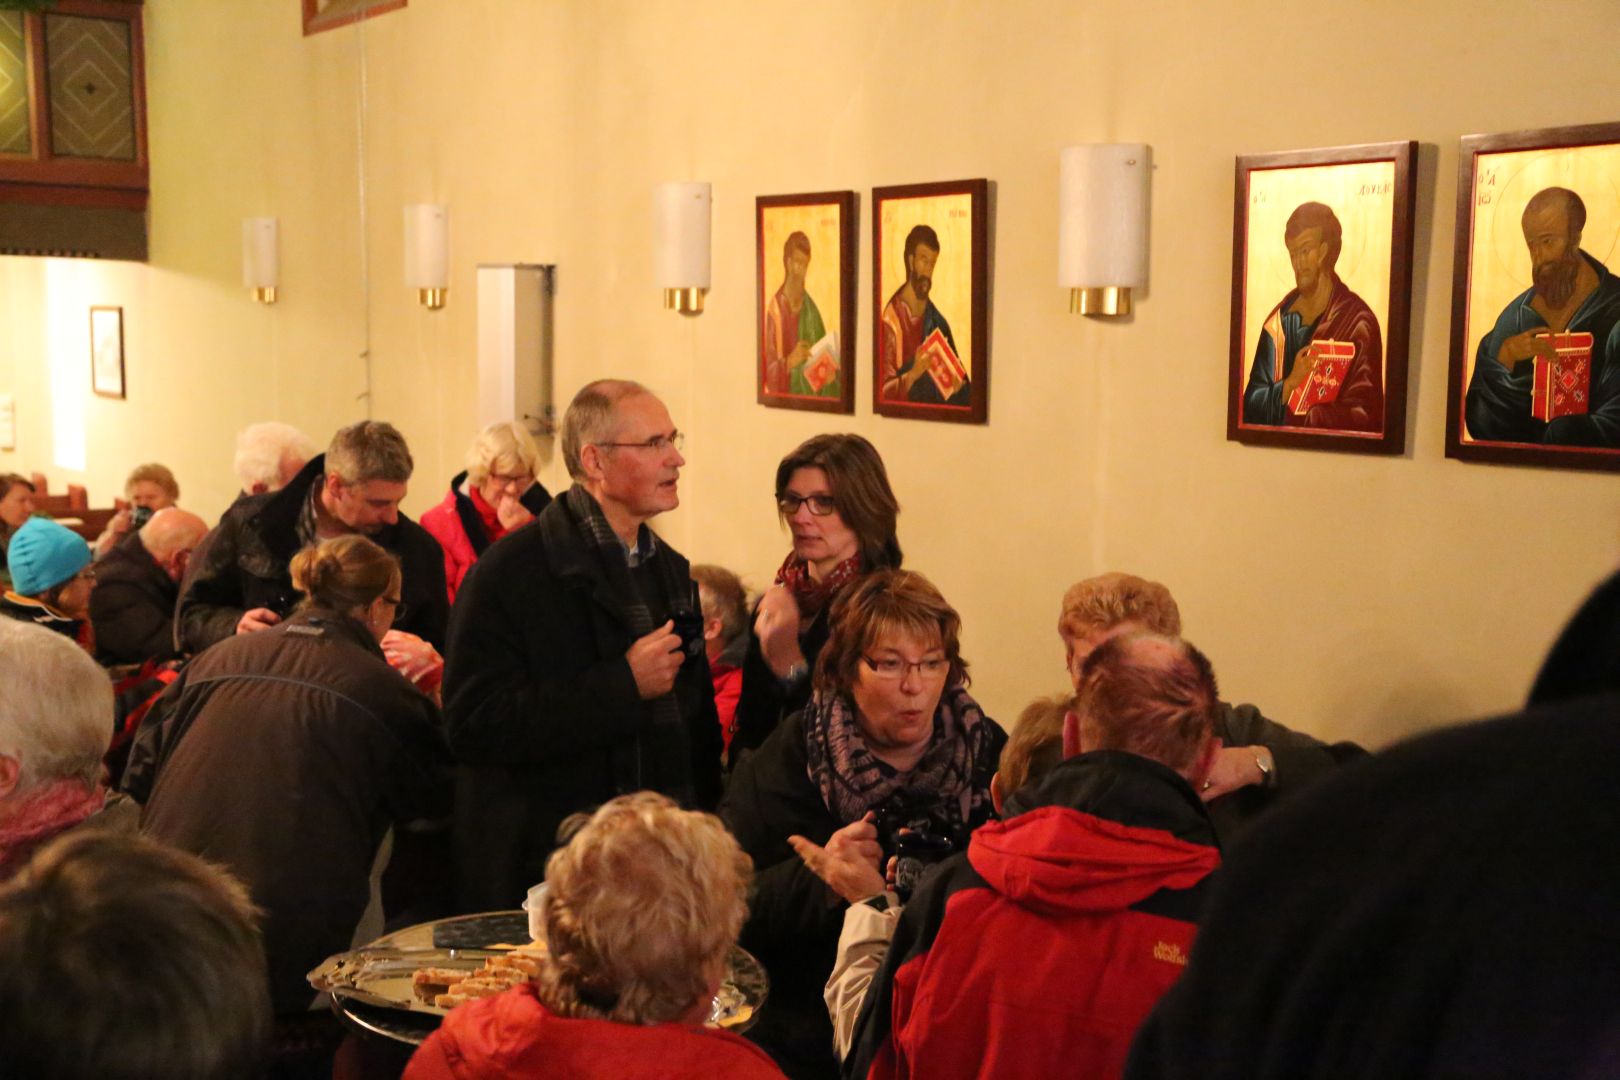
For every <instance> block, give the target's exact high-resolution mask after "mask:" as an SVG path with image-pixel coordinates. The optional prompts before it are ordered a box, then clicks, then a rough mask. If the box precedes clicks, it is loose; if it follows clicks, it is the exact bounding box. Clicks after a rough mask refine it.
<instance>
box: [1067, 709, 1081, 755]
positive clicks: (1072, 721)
mask: <svg viewBox="0 0 1620 1080" xmlns="http://www.w3.org/2000/svg"><path fill="white" fill-rule="evenodd" d="M1082 749H1083V748H1082V747H1081V745H1080V717H1079V716H1078V715H1077V714H1076V713H1075V711H1074V710H1073V709H1070V710H1069V711H1068V712H1065V713H1064V714H1063V757H1064V759H1065V760H1067V759H1069V758H1072V757H1075V756H1077V755H1078V754H1080V753H1081V751H1082Z"/></svg>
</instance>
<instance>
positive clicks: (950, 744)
mask: <svg viewBox="0 0 1620 1080" xmlns="http://www.w3.org/2000/svg"><path fill="white" fill-rule="evenodd" d="M804 737H805V753H806V759H807V763H808V766H807V771H808V772H809V774H810V779H811V781H812V782H813V783H815V785H816V787H817V788H818V789H819V790H820V791H821V798H822V801H823V802H824V803H826V805H827V809H828V810H829V811H831V812H832V815H833V817H835V818H837V819H838V820H839V821H840V822H842V823H843V824H845V825H848V824H850V823H851V822H855V821H859V820H860V819H861V817H862V816H864V815H865V814H866V812H867V811H868V810H874V809H877V808H878V807H880V806H882V805H884V804H885V803H887V802H888V801H889V800H890V799H891V798H893V797H894V796H896V795H897V794H899V793H900V792H901V791H903V790H905V791H926V792H929V793H931V794H934V795H938V796H939V797H940V799H941V800H942V808H943V812H944V814H945V816H946V817H947V819H948V820H949V822H950V824H951V825H952V826H955V827H963V826H966V827H967V828H972V827H973V826H974V825H976V824H978V823H979V822H980V821H983V820H984V819H985V818H987V817H988V816H989V812H990V777H991V776H992V775H994V773H995V770H996V758H997V756H998V755H999V754H1000V752H1001V744H1002V743H1003V742H1004V741H1005V736H1004V735H1003V734H1002V731H1001V728H1000V727H998V726H997V724H996V722H995V721H994V720H991V719H989V718H988V717H986V716H985V715H984V710H982V709H980V708H979V705H978V702H976V701H974V700H973V699H972V698H971V697H969V696H968V692H967V690H966V689H965V688H964V687H961V686H952V687H948V688H946V690H945V692H944V693H943V694H941V695H940V698H939V705H938V706H937V707H936V708H935V709H934V734H933V736H932V737H931V738H930V739H929V742H928V748H927V749H926V750H924V751H923V755H922V757H921V758H920V759H919V760H918V762H917V764H916V765H915V766H914V767H913V768H912V769H911V771H909V772H904V773H903V772H900V771H899V770H897V769H895V768H894V767H893V766H891V765H889V764H887V763H885V762H883V761H880V760H879V759H878V757H877V755H875V754H873V753H872V751H871V749H870V748H868V747H867V745H866V739H865V738H864V737H863V736H862V735H861V730H860V728H859V726H857V724H856V714H855V707H854V705H853V704H852V703H851V702H850V701H849V699H848V698H846V697H845V696H844V695H842V694H829V693H826V692H824V691H820V690H818V691H816V693H815V694H814V695H813V696H812V697H811V698H810V703H809V704H808V705H806V706H805V709H804Z"/></svg>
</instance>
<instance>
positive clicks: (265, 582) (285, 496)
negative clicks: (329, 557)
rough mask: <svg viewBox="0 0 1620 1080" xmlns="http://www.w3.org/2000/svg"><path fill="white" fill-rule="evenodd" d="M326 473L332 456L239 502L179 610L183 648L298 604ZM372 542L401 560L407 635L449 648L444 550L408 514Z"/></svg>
mask: <svg viewBox="0 0 1620 1080" xmlns="http://www.w3.org/2000/svg"><path fill="white" fill-rule="evenodd" d="M325 473H326V455H325V454H322V455H320V456H318V457H316V458H314V459H313V460H312V461H310V463H309V464H308V465H305V466H304V471H303V472H301V473H299V474H298V475H297V476H296V477H294V478H293V481H292V483H290V484H288V485H287V486H286V487H284V488H282V489H281V490H280V491H277V492H272V493H268V494H264V495H249V496H244V497H243V498H240V499H237V500H236V502H235V503H233V504H232V505H231V508H230V509H229V510H227V511H225V516H224V517H223V518H221V519H220V522H219V525H218V526H217V527H216V528H215V529H214V530H213V532H211V533H209V534H208V538H207V540H206V542H205V543H204V544H202V545H201V546H199V547H198V549H197V551H196V552H195V554H194V555H193V556H192V558H193V565H192V567H191V569H190V570H189V571H188V572H187V574H186V581H185V586H184V587H183V588H182V590H181V593H180V603H179V607H178V609H177V611H176V620H177V622H178V626H179V637H180V644H181V645H182V646H184V648H185V650H186V651H188V652H201V651H202V650H203V649H206V648H208V646H210V645H212V644H214V643H215V642H216V641H223V640H224V639H225V638H228V637H230V636H231V635H232V634H234V633H236V624H237V622H238V621H239V620H240V619H241V618H242V613H243V612H245V611H248V610H250V609H252V608H259V607H262V608H269V609H270V610H271V611H274V612H275V613H276V614H278V615H281V616H283V617H285V616H286V615H288V614H289V613H291V611H292V609H293V607H294V606H295V605H296V604H297V602H298V594H297V593H296V592H294V591H293V587H292V575H291V572H290V571H289V570H288V563H290V562H291V561H292V557H293V556H294V555H296V554H298V549H299V546H300V545H299V542H298V518H299V515H300V514H301V513H302V512H303V509H304V504H305V503H306V502H307V501H308V499H309V492H310V488H311V487H312V486H313V485H315V484H316V483H319V482H320V480H321V477H323V476H324V475H325ZM371 539H373V540H375V541H376V542H377V543H378V544H380V545H382V547H383V548H385V549H386V550H387V551H389V552H391V553H392V554H394V555H395V556H397V557H398V558H399V562H400V567H401V569H402V571H403V573H404V583H403V585H401V587H400V596H401V598H402V599H403V600H404V601H405V617H404V618H402V619H400V620H399V623H398V627H399V629H401V630H404V631H407V632H409V633H412V634H415V635H416V636H418V637H421V638H425V639H426V640H428V641H430V642H432V644H433V647H434V648H436V649H439V650H440V651H443V649H444V643H445V630H446V627H447V625H448V623H449V621H450V599H449V596H448V594H447V593H446V591H445V587H444V552H443V551H441V550H440V549H439V542H438V541H437V540H435V539H433V537H431V536H429V535H428V532H427V530H426V529H424V528H422V526H420V525H418V524H417V523H416V522H414V521H412V520H411V519H410V518H408V517H406V516H405V515H404V514H401V515H399V521H398V522H397V523H396V524H394V525H390V526H388V527H387V528H385V529H382V530H381V531H379V532H377V533H375V534H372V535H371Z"/></svg>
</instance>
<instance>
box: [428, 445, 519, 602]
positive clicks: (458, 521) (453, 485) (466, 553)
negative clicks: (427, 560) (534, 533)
mask: <svg viewBox="0 0 1620 1080" xmlns="http://www.w3.org/2000/svg"><path fill="white" fill-rule="evenodd" d="M539 469H540V449H539V447H537V446H535V444H534V436H532V435H530V434H529V429H528V428H526V427H524V426H523V425H522V424H521V423H518V422H516V421H504V422H502V423H499V424H491V425H489V427H487V428H485V429H484V430H483V431H481V432H479V433H478V438H476V439H474V440H473V444H472V446H471V447H469V448H468V449H467V468H466V469H464V470H463V471H461V472H459V473H457V474H456V475H455V477H454V478H453V479H451V481H450V490H449V492H448V493H447V494H446V495H445V497H444V499H443V501H441V502H440V503H439V505H438V506H435V507H434V508H433V509H431V510H429V511H428V512H427V513H425V514H423V515H422V527H423V528H424V529H426V530H427V531H428V532H430V533H432V534H433V539H435V540H437V541H438V542H439V546H440V547H441V548H443V549H444V581H445V585H446V586H447V587H448V588H449V590H450V602H451V603H452V604H454V603H455V602H456V590H457V589H459V588H460V587H461V580H462V579H463V578H465V577H466V576H467V571H468V570H471V569H472V565H473V563H475V562H477V561H478V557H479V556H480V555H482V554H483V553H484V551H485V549H486V548H488V547H489V545H491V544H493V543H494V542H495V541H497V540H499V539H500V538H501V537H503V536H505V535H506V534H507V533H509V532H511V531H512V530H513V529H515V528H517V527H518V526H520V525H527V524H528V523H529V522H531V521H533V520H534V517H535V515H536V514H538V513H540V511H542V510H544V509H545V508H546V504H547V503H549V502H550V501H551V492H549V491H547V490H546V488H545V485H544V484H542V483H540V482H539V481H538V480H536V479H535V474H536V473H537V472H538V471H539Z"/></svg>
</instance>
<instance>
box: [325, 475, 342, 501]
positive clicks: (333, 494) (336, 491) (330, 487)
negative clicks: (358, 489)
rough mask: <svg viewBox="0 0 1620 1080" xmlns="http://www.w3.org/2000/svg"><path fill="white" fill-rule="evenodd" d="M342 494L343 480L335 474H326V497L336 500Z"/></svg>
mask: <svg viewBox="0 0 1620 1080" xmlns="http://www.w3.org/2000/svg"><path fill="white" fill-rule="evenodd" d="M342 494H343V478H342V477H341V476H339V475H338V474H337V473H327V474H326V497H327V498H328V499H337V498H338V497H340V496H341V495H342Z"/></svg>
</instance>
